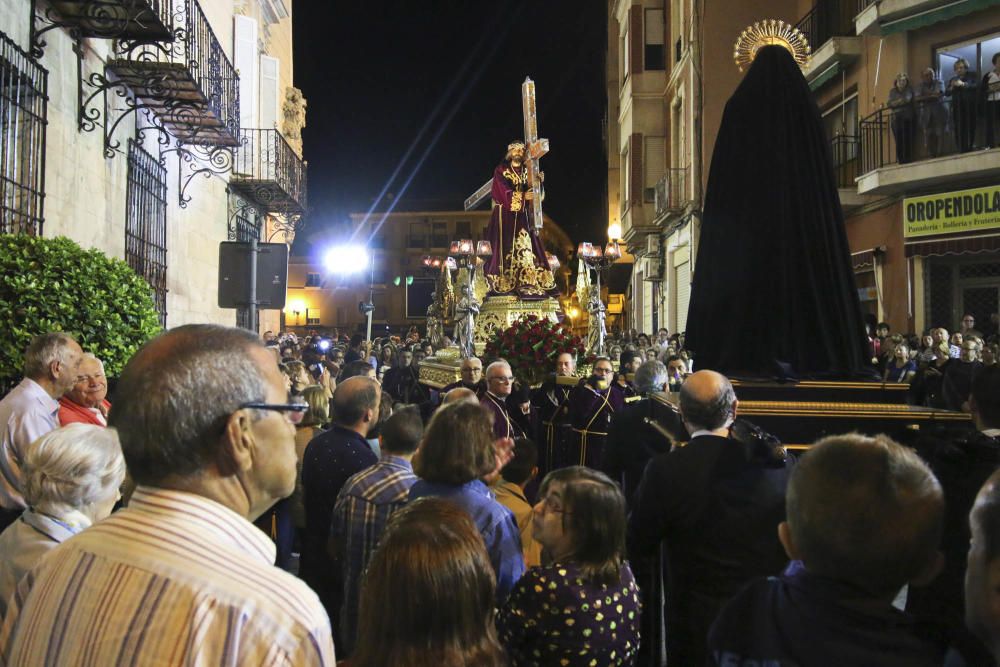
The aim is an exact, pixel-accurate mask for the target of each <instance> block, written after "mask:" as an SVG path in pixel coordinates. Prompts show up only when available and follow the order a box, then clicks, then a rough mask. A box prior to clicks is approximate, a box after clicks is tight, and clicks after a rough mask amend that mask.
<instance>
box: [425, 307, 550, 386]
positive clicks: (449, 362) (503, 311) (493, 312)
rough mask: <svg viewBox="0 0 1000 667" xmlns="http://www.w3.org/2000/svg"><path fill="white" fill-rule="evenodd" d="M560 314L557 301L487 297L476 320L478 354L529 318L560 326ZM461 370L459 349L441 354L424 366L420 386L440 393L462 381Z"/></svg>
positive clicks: (446, 349)
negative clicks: (425, 386)
mask: <svg viewBox="0 0 1000 667" xmlns="http://www.w3.org/2000/svg"><path fill="white" fill-rule="evenodd" d="M558 312H559V302H558V301H557V300H555V299H553V298H547V299H541V300H539V301H522V300H521V299H519V298H517V297H516V296H488V297H486V299H485V300H484V301H483V305H482V306H480V309H479V317H478V318H477V319H476V337H475V346H476V354H478V355H480V356H482V354H483V352H484V351H485V350H486V343H487V341H489V340H492V339H493V337H494V336H496V335H497V332H499V331H503V330H504V329H506V328H507V327H509V326H510V325H512V324H513V323H514V321H515V320H517V319H519V318H521V317H524V316H525V315H537V316H538V317H544V318H547V319H550V320H552V321H553V322H556V321H558V319H559V318H558V315H557V313H558ZM461 366H462V359H461V356H460V355H459V351H458V347H457V346H452V347H448V348H444V349H442V350H438V351H437V352H435V353H434V356H433V357H428V358H426V359H424V360H423V361H422V362H420V383H421V384H425V385H427V386H428V387H434V388H435V389H440V388H441V387H444V386H446V385H449V384H451V383H452V382H458V381H459V380H460V379H462V373H461Z"/></svg>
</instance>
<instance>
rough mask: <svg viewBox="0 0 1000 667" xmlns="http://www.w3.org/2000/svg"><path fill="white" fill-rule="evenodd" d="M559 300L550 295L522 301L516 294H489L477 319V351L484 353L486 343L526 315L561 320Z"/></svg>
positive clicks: (555, 320)
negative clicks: (545, 297)
mask: <svg viewBox="0 0 1000 667" xmlns="http://www.w3.org/2000/svg"><path fill="white" fill-rule="evenodd" d="M558 312H559V302H558V301H556V300H555V299H553V298H551V297H549V298H547V299H540V300H538V301H522V300H521V299H519V298H517V297H516V296H488V297H486V300H485V301H484V302H483V305H482V306H481V307H480V309H479V318H478V319H477V320H476V353H477V354H482V353H483V350H485V349H486V343H487V342H488V341H490V340H492V339H493V338H494V337H495V336H496V335H497V333H498V332H500V331H503V330H504V329H506V328H507V327H509V326H510V325H512V324H513V323H514V321H515V320H517V319H520V318H521V317H524V316H525V315H537V316H538V317H543V318H546V319H549V320H552V321H553V322H557V321H558V320H559V316H558Z"/></svg>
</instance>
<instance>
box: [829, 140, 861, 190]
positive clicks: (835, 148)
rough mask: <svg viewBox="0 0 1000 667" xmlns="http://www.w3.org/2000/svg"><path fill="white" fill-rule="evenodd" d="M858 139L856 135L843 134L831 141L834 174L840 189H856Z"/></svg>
mask: <svg viewBox="0 0 1000 667" xmlns="http://www.w3.org/2000/svg"><path fill="white" fill-rule="evenodd" d="M858 152H859V151H858V138H857V137H856V136H854V135H848V134H841V135H838V136H836V137H834V138H833V139H832V140H831V141H830V154H831V155H830V156H831V158H832V159H833V172H834V175H835V176H836V178H837V187H838V188H853V187H855V183H854V179H856V178H857V177H858Z"/></svg>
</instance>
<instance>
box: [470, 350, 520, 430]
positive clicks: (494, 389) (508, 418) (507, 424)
mask: <svg viewBox="0 0 1000 667" xmlns="http://www.w3.org/2000/svg"><path fill="white" fill-rule="evenodd" d="M513 387H514V374H513V373H512V372H511V370H510V364H508V363H507V362H506V361H503V360H500V361H494V362H493V363H492V364H490V365H489V366H487V368H486V393H484V394H483V396H482V398H480V399H479V402H480V404H481V405H482V406H483V408H485V409H486V411H487V412H489V413H490V414H491V415H493V435H494V437H496V438H514V439H517V438H524V437H526V436H525V433H526V432H527V431H528V430H529V428H528V425H527V424H526V423H525V419H524V415H523V413H522V414H518V412H520V411H515V410H511V409H510V406H509V405H508V403H507V398H508V397H509V396H510V394H511V391H512V389H513Z"/></svg>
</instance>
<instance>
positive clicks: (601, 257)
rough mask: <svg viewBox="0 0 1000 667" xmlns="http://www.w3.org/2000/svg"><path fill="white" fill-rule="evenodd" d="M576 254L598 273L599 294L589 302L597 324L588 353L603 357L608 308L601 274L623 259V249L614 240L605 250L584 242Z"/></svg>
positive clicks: (578, 247)
mask: <svg viewBox="0 0 1000 667" xmlns="http://www.w3.org/2000/svg"><path fill="white" fill-rule="evenodd" d="M576 254H577V257H579V258H580V259H582V260H583V262H584V264H586V265H587V266H588V267H589V268H592V269H594V271H595V273H597V293H596V294H593V295H590V297H589V298H588V300H587V309H588V310H589V311H590V314H591V317H592V318H594V320H596V323H592V326H591V335H590V339H591V340H590V345H588V348H589V349H588V351H590V350H593V351H594V352H595V353H596V354H597V355H598V356H603V355H604V337H605V335H606V334H607V326H606V323H605V318H606V317H607V308H606V307H605V305H604V302H603V301H601V273H602V272H603V271H604V270H605V269H606V268H608V267H609V266H611V265H612V264H614V263H615V262H616V261H617V260H619V259H621V256H622V249H621V246H619V245H618V242H617V241H615V240H614V239H612V240H610V241H608V244H607V245H606V246H605V247H604V248H601V246H600V244H597V245H594V244H593V243H589V242H587V241H584V242H583V243H581V244H580V245H579V246H577V249H576ZM595 334H596V335H595Z"/></svg>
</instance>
